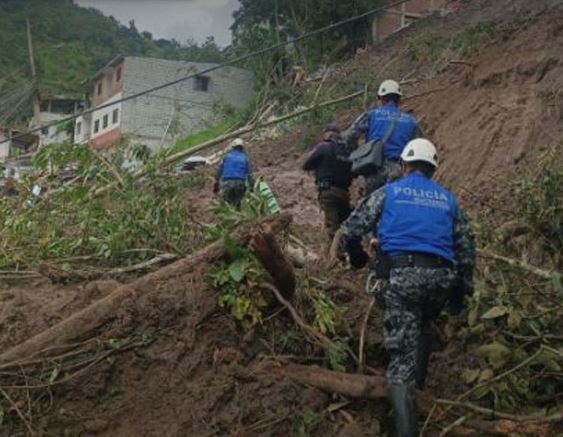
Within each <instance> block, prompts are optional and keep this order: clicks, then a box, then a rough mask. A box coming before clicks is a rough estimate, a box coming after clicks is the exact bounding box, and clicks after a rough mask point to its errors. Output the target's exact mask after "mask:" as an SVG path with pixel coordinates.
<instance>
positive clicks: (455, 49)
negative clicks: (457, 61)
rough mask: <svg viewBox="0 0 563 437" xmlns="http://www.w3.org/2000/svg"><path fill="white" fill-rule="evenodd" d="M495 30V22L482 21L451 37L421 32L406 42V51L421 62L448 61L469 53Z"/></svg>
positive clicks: (492, 34) (490, 36)
mask: <svg viewBox="0 0 563 437" xmlns="http://www.w3.org/2000/svg"><path fill="white" fill-rule="evenodd" d="M496 30H497V26H496V23H494V22H492V21H483V22H480V23H478V24H476V25H475V26H473V27H470V28H468V29H466V30H464V31H462V32H460V33H458V34H457V35H455V36H453V37H452V38H444V37H436V36H435V35H432V34H426V35H425V34H423V35H421V36H418V37H417V38H412V39H410V40H409V42H408V46H407V48H408V52H409V53H410V55H411V56H412V58H413V59H414V60H415V61H417V62H419V63H421V64H430V63H436V62H440V61H448V60H450V59H454V58H460V57H464V56H467V55H469V54H470V53H471V52H472V51H473V50H474V49H475V47H477V46H478V45H479V44H481V43H483V42H484V41H486V40H489V39H491V38H492V37H493V36H494V35H495V32H496Z"/></svg>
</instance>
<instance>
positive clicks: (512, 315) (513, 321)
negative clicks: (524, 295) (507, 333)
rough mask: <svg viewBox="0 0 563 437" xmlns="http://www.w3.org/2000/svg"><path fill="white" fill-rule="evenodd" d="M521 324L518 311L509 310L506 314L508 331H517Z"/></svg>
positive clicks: (520, 316)
mask: <svg viewBox="0 0 563 437" xmlns="http://www.w3.org/2000/svg"><path fill="white" fill-rule="evenodd" d="M521 323H522V315H521V314H520V312H519V311H516V310H515V309H511V310H510V312H509V313H508V327H509V328H510V329H517V328H518V327H519V326H520V324H521Z"/></svg>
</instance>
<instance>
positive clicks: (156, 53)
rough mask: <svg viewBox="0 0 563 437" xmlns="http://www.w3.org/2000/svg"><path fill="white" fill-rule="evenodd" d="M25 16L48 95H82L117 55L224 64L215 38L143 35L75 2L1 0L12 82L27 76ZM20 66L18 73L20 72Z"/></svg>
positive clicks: (0, 25) (6, 67)
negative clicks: (181, 39)
mask: <svg viewBox="0 0 563 437" xmlns="http://www.w3.org/2000/svg"><path fill="white" fill-rule="evenodd" d="M26 16H29V17H30V21H31V24H32V35H33V40H34V46H35V47H34V48H35V53H36V59H37V68H38V76H39V86H40V90H41V95H42V96H43V97H46V96H50V95H61V94H64V95H67V96H76V97H79V96H80V95H81V94H82V85H81V84H82V82H83V81H84V80H86V79H88V78H89V77H91V76H92V75H93V74H94V73H95V72H96V71H97V70H98V69H100V68H102V67H103V66H104V65H105V64H106V63H107V62H109V61H110V60H111V59H112V58H114V57H115V56H116V55H118V54H122V55H128V56H146V57H157V58H164V59H185V60H189V61H200V62H220V61H222V60H223V59H224V55H223V52H222V50H221V49H220V48H219V47H218V46H217V45H216V44H215V42H214V40H213V38H209V39H208V40H207V41H206V42H205V43H203V44H201V45H198V44H197V43H195V42H193V41H186V42H185V43H184V44H180V43H179V42H178V41H175V40H172V41H168V40H165V39H158V40H153V39H152V36H151V35H150V34H149V33H148V32H143V34H139V32H138V30H137V28H136V27H135V23H134V22H130V23H129V26H124V25H122V24H120V23H119V22H118V21H117V20H115V18H113V17H106V16H104V15H103V14H102V13H101V12H99V11H98V10H96V9H93V8H83V7H80V6H78V5H76V4H75V3H74V2H73V1H72V0H49V1H44V0H26V1H21V0H2V2H0V41H2V44H1V47H0V77H1V76H4V75H5V74H9V73H12V72H14V71H16V73H17V74H15V75H14V76H13V77H11V79H10V81H11V83H12V84H17V83H18V82H21V81H22V80H28V79H27V78H29V72H28V71H26V69H21V66H22V65H27V64H28V53H27V40H26V25H25V19H26ZM18 70H19V71H18Z"/></svg>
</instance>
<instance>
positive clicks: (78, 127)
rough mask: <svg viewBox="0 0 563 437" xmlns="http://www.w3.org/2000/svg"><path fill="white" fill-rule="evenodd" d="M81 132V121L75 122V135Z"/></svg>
mask: <svg viewBox="0 0 563 437" xmlns="http://www.w3.org/2000/svg"><path fill="white" fill-rule="evenodd" d="M81 134H82V122H80V121H79V122H77V123H76V135H81Z"/></svg>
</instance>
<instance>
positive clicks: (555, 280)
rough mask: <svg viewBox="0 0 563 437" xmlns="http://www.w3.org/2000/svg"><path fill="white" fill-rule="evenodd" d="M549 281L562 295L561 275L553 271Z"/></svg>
mask: <svg viewBox="0 0 563 437" xmlns="http://www.w3.org/2000/svg"><path fill="white" fill-rule="evenodd" d="M551 283H552V285H553V288H554V290H555V291H556V292H557V293H558V294H559V295H562V296H563V276H562V275H561V274H560V273H554V274H553V275H552V276H551Z"/></svg>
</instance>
